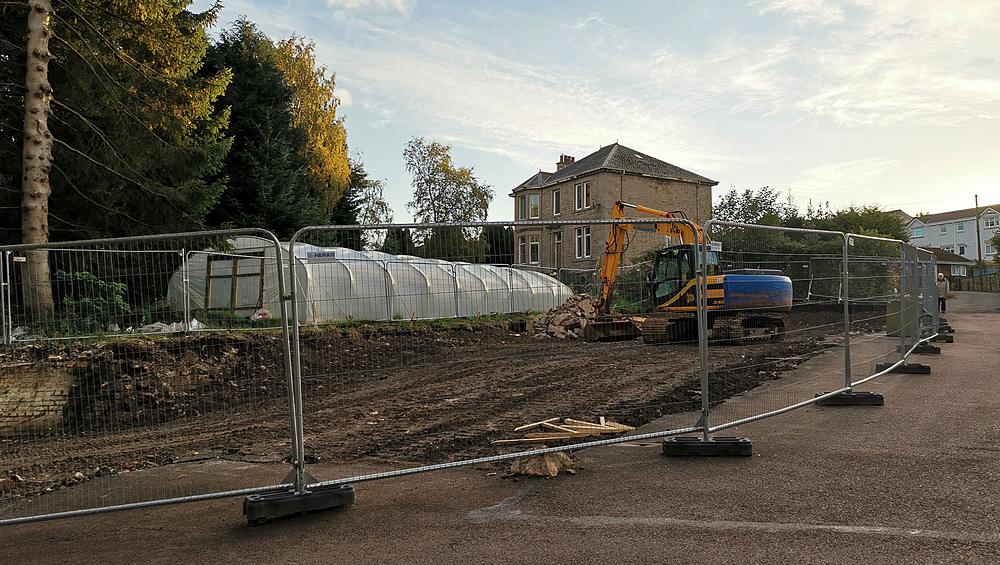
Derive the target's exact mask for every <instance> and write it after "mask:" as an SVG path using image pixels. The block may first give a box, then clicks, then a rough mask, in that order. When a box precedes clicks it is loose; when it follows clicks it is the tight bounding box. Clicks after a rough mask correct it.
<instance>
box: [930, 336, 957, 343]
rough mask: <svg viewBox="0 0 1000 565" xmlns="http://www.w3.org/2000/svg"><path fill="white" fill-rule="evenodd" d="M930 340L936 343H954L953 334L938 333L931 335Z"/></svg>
mask: <svg viewBox="0 0 1000 565" xmlns="http://www.w3.org/2000/svg"><path fill="white" fill-rule="evenodd" d="M931 341H935V342H938V343H955V334H938V335H936V336H934V337H932V338H931Z"/></svg>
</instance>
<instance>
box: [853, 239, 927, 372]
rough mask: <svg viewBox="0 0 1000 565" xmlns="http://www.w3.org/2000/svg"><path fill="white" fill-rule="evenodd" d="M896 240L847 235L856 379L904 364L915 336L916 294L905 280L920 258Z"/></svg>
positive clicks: (908, 277)
mask: <svg viewBox="0 0 1000 565" xmlns="http://www.w3.org/2000/svg"><path fill="white" fill-rule="evenodd" d="M905 247H906V246H905V245H904V244H903V243H902V242H900V241H896V240H892V239H887V238H881V237H874V236H865V235H858V234H849V235H848V236H847V259H848V273H849V276H848V281H849V282H848V285H849V298H850V329H851V345H852V349H851V365H850V370H851V375H852V378H853V379H854V380H861V379H867V378H869V377H872V376H874V375H878V374H880V373H881V372H883V371H884V370H885V368H886V367H887V366H892V365H895V364H897V363H902V362H903V361H904V359H905V356H906V354H907V353H908V351H909V347H908V346H907V347H905V348H904V345H905V344H906V343H908V342H909V341H910V340H911V339H912V336H913V335H914V330H915V325H914V324H913V322H912V317H913V314H914V310H913V298H914V297H915V295H914V294H912V293H910V292H908V290H907V288H906V284H907V283H908V282H910V281H911V280H912V277H911V275H910V273H912V272H913V271H914V269H915V268H916V257H914V256H911V255H909V254H906V253H905Z"/></svg>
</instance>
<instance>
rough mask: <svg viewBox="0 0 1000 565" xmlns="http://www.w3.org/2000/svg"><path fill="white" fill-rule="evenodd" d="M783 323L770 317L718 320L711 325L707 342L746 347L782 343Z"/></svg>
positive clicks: (783, 334) (783, 335)
mask: <svg viewBox="0 0 1000 565" xmlns="http://www.w3.org/2000/svg"><path fill="white" fill-rule="evenodd" d="M784 337H785V321H784V320H782V319H781V318H777V317H771V316H750V317H739V316H737V317H732V318H720V319H717V320H715V323H714V324H713V325H712V330H711V333H710V334H709V341H710V342H711V343H713V344H716V345H746V344H750V343H760V342H766V341H782V340H783V339H784Z"/></svg>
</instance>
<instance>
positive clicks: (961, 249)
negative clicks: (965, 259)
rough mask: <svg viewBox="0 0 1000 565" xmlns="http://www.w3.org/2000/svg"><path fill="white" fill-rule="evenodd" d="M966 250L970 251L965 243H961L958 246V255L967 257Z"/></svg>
mask: <svg viewBox="0 0 1000 565" xmlns="http://www.w3.org/2000/svg"><path fill="white" fill-rule="evenodd" d="M966 249H968V246H967V245H965V244H964V243H959V244H958V251H957V252H956V253H958V254H959V255H965V251H966Z"/></svg>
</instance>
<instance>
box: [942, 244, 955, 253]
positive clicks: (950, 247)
mask: <svg viewBox="0 0 1000 565" xmlns="http://www.w3.org/2000/svg"><path fill="white" fill-rule="evenodd" d="M941 249H944V250H945V251H947V252H948V253H954V252H955V246H954V245H942V246H941Z"/></svg>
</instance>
